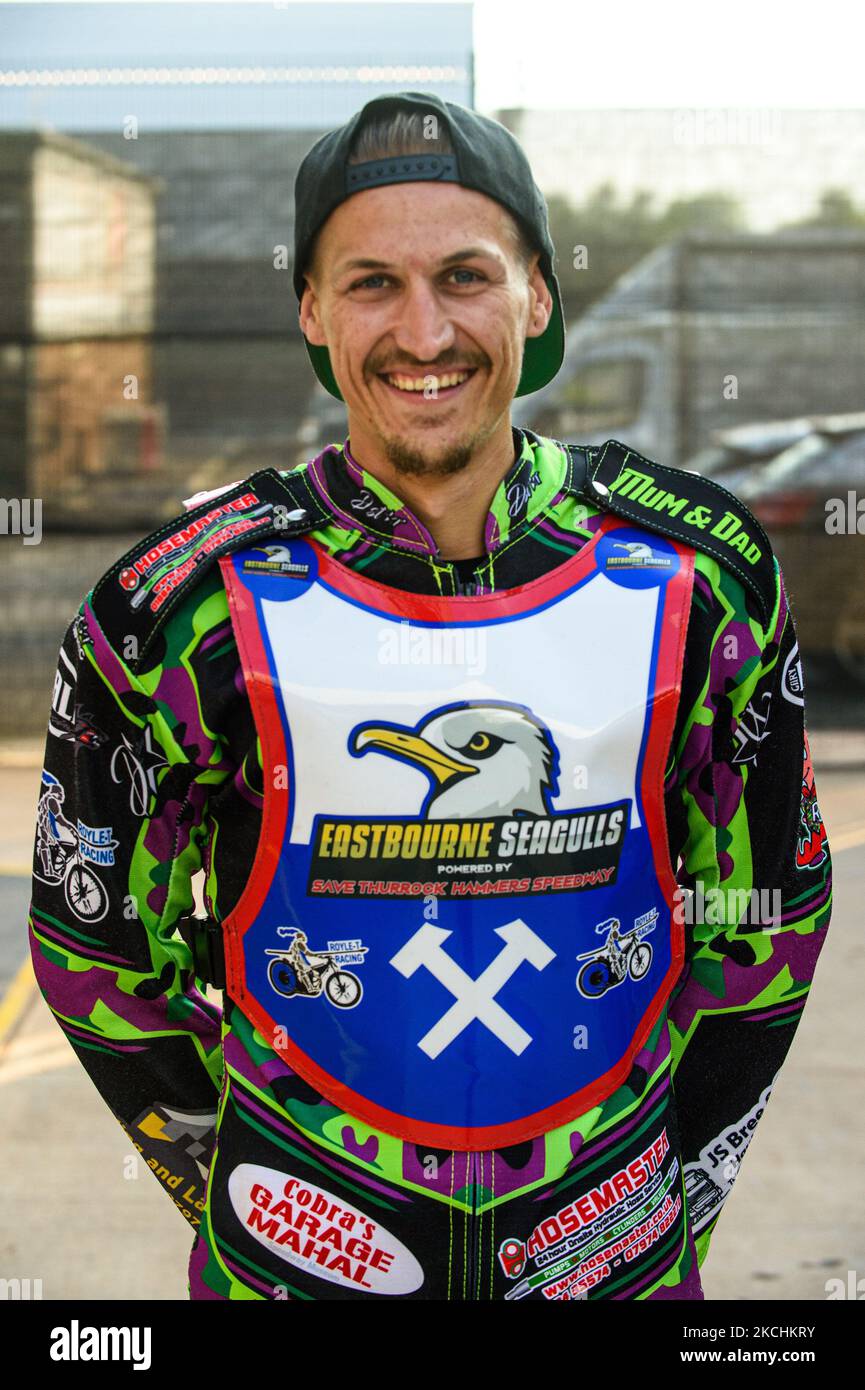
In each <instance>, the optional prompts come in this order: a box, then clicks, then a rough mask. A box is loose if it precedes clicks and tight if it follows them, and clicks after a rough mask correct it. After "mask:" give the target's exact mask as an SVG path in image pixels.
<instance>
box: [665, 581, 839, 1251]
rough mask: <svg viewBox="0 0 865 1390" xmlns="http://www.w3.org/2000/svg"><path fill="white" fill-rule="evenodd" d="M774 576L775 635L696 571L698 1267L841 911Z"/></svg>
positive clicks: (689, 938)
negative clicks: (705, 638) (706, 645)
mask: <svg viewBox="0 0 865 1390" xmlns="http://www.w3.org/2000/svg"><path fill="white" fill-rule="evenodd" d="M776 570H777V574H776V601H775V610H774V613H773V615H772V617H771V618H770V620H769V624H768V627H767V629H766V630H765V631H764V630H763V629H762V628H761V627H760V624H759V621H758V619H757V618H756V616H755V610H754V609H753V608H752V606H751V603H750V600H749V599H748V597H747V595H746V593H745V592H744V590H743V588H742V586H741V585H740V584H739V583H738V581H737V580H736V579H735V578H734V577H733V575H732V574H730V573H729V572H727V571H726V570H724V569H722V568H721V567H720V566H718V565H717V564H716V563H715V562H714V561H713V560H710V559H708V558H707V557H700V560H699V562H698V572H697V576H696V585H697V588H698V590H699V591H700V592H699V594H697V593H696V592H695V601H697V602H700V603H701V604H702V606H703V608H704V611H709V612H711V613H712V614H713V623H714V630H713V632H712V638H711V656H710V661H709V669H708V671H707V672H706V677H705V684H704V687H703V691H702V696H701V699H700V700H699V701H698V703H697V705H696V707H695V709H694V711H693V713H692V717H691V719H690V720H689V721H688V724H687V726H686V728H685V731H684V734H683V740H682V747H681V750H680V751H681V757H680V766H679V771H678V778H679V785H680V791H681V795H682V801H683V805H684V814H685V819H686V822H687V834H686V837H685V841H684V850H683V853H682V866H681V868H680V871H679V873H678V880H679V883H680V884H681V885H682V894H681V896H682V898H683V902H682V903H681V906H680V909H679V910H680V911H681V912H682V914H683V917H684V921H685V936H686V943H687V945H686V967H685V970H684V972H683V975H682V979H681V981H680V983H679V984H678V985H677V989H676V992H675V993H674V996H673V999H672V1002H671V1005H670V1011H669V1020H670V1032H671V1047H672V1055H673V1085H674V1089H675V1092H676V1095H677V1100H678V1113H679V1116H680V1120H681V1129H682V1156H683V1165H684V1171H685V1191H686V1194H687V1199H688V1210H689V1219H690V1222H691V1228H692V1231H693V1233H694V1236H695V1241H696V1247H697V1256H698V1261H699V1263H700V1264H701V1265H702V1263H703V1261H704V1259H705V1257H706V1255H707V1253H708V1249H709V1243H710V1240H711V1236H712V1233H713V1231H714V1228H715V1225H716V1223H717V1220H718V1217H719V1215H720V1213H721V1210H722V1209H723V1205H724V1202H725V1200H726V1198H727V1196H728V1195H729V1193H730V1190H731V1188H732V1186H733V1183H734V1181H735V1179H736V1176H737V1174H738V1172H739V1169H740V1166H741V1163H742V1159H743V1157H744V1154H745V1152H746V1150H747V1148H748V1145H749V1144H750V1142H751V1139H752V1138H753V1135H754V1132H755V1130H756V1127H757V1125H758V1122H759V1120H760V1117H761V1115H762V1114H763V1112H764V1110H765V1107H766V1104H767V1102H768V1099H769V1095H770V1092H771V1090H772V1087H773V1084H774V1082H775V1079H776V1077H777V1075H778V1072H779V1070H780V1068H781V1066H782V1064H783V1062H784V1059H785V1056H786V1054H787V1051H788V1049H789V1047H790V1044H791V1042H792V1040H793V1036H794V1034H795V1032H796V1027H797V1024H798V1021H799V1018H800V1016H801V1013H802V1009H803V1007H804V1004H805V1000H806V998H807V996H808V990H809V988H810V984H811V980H812V977H813V974H814V969H815V966H816V962H817V957H818V955H819V952H820V949H821V947H822V945H823V941H824V940H825V933H826V928H827V926H828V923H829V918H830V914H831V906H832V869H831V860H830V856H829V845H828V841H827V838H826V830H825V826H824V825H823V822H822V818H821V816H820V811H819V808H818V805H817V799H816V788H815V785H814V774H813V769H812V766H811V758H810V749H809V745H808V735H807V730H806V727H805V707H804V681H803V674H802V665H801V661H800V658H799V650H798V642H797V639H796V632H795V628H794V623H793V617H792V614H791V611H790V608H789V606H788V602H787V595H786V591H785V587H784V581H783V576H782V574H781V571H780V568H778V567H777V563H776ZM715 617H717V621H716V622H715Z"/></svg>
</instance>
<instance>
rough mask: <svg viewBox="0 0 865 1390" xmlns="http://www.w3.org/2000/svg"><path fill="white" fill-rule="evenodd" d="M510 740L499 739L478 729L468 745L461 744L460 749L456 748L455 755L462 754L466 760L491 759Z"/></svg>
mask: <svg viewBox="0 0 865 1390" xmlns="http://www.w3.org/2000/svg"><path fill="white" fill-rule="evenodd" d="M510 742H511V740H510V739H506V738H499V736H498V734H488V733H486V732H485V731H484V730H483V729H478V731H477V733H475V734H472V736H471V738H470V739H469V741H468V743H465V744H463V746H462V748H457V749H456V750H455V751H456V752H457V753H462V754H463V755H464V756H465V757H468V758H477V759H481V758H491V757H492V756H493V754H494V753H497V752H498V751H499V749H500V748H501V746H502V744H503V743H510Z"/></svg>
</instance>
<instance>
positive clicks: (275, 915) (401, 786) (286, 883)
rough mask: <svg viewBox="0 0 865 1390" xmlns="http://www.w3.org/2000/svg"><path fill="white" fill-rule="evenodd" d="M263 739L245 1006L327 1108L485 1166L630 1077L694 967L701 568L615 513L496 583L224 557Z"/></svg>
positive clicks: (238, 935)
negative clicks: (681, 891) (694, 638)
mask: <svg viewBox="0 0 865 1390" xmlns="http://www.w3.org/2000/svg"><path fill="white" fill-rule="evenodd" d="M219 563H220V566H221V568H222V572H223V577H224V580H225V584H226V589H227V592H228V597H229V604H230V610H231V619H232V624H233V626H234V631H235V634H236V637H237V643H238V649H239V652H240V656H241V663H242V668H243V674H244V679H245V682H246V687H247V691H248V693H249V698H250V702H251V705H252V710H253V714H254V717H255V721H256V727H257V730H258V733H259V736H260V739H261V746H262V759H263V768H264V807H263V813H262V829H261V836H260V840H259V844H258V849H257V853H256V858H255V863H254V867H253V872H252V874H251V876H250V880H249V883H248V884H247V887H246V889H245V890H244V893H243V895H242V896H241V899H240V901H239V902H238V904H237V906H236V908H235V910H234V911H233V912H232V913H231V915H230V916H229V917H228V918H227V919H226V921H225V923H224V931H225V947H226V971H227V982H228V983H227V989H228V993H229V994H230V996H231V998H232V999H234V1000H235V1001H236V1002H237V1004H238V1005H239V1006H240V1008H241V1009H242V1010H243V1012H244V1013H245V1014H246V1015H247V1016H248V1017H249V1018H250V1019H251V1020H252V1022H253V1023H254V1024H255V1026H256V1028H257V1029H258V1030H259V1032H260V1033H261V1034H262V1036H263V1037H264V1038H265V1039H266V1040H267V1042H268V1044H269V1045H270V1046H272V1047H273V1048H274V1049H275V1050H276V1051H277V1052H278V1053H279V1054H280V1055H281V1056H282V1057H284V1058H285V1060H286V1062H288V1064H289V1065H290V1066H291V1067H292V1068H293V1069H294V1070H295V1071H296V1072H298V1073H299V1074H300V1075H301V1076H302V1077H304V1078H305V1079H306V1080H307V1081H308V1082H309V1083H310V1085H312V1086H314V1087H315V1088H316V1089H317V1090H318V1091H320V1092H321V1093H322V1094H323V1095H325V1096H326V1097H327V1098H328V1099H330V1100H332V1101H333V1102H334V1104H336V1105H338V1106H339V1107H340V1108H342V1109H344V1110H346V1111H347V1112H348V1113H349V1114H352V1115H355V1116H357V1117H358V1118H359V1119H361V1120H363V1121H365V1122H366V1123H368V1124H369V1125H372V1126H373V1127H375V1128H377V1129H380V1130H384V1131H385V1132H387V1133H391V1134H395V1135H399V1136H401V1137H403V1138H405V1139H409V1140H412V1141H414V1142H416V1143H420V1144H429V1145H434V1146H437V1147H442V1148H447V1149H460V1150H471V1149H490V1148H497V1147H502V1146H504V1145H508V1144H514V1143H518V1142H520V1141H522V1140H525V1139H530V1138H533V1137H534V1136H535V1135H537V1134H541V1133H543V1132H545V1131H547V1130H550V1129H553V1128H556V1127H557V1126H559V1125H562V1124H565V1123H566V1122H568V1121H570V1120H572V1119H575V1118H576V1117H578V1116H580V1115H582V1114H584V1113H585V1112H586V1111H587V1110H589V1109H591V1108H592V1107H593V1106H594V1105H597V1104H598V1103H600V1102H601V1101H602V1100H604V1099H605V1098H606V1097H607V1096H609V1095H610V1094H611V1093H612V1092H613V1091H614V1090H615V1089H616V1088H617V1087H618V1086H620V1085H621V1084H622V1083H623V1082H624V1081H625V1080H626V1079H627V1076H628V1072H629V1070H630V1068H631V1066H632V1063H633V1060H634V1058H635V1056H636V1054H637V1053H638V1051H639V1049H640V1048H641V1047H642V1045H643V1044H644V1042H645V1040H646V1038H647V1037H648V1035H649V1033H650V1032H651V1030H652V1028H653V1026H654V1024H655V1023H656V1022H657V1020H658V1018H659V1016H660V1014H661V1012H662V1010H663V1008H664V1005H665V1002H666V1000H667V999H668V997H669V995H670V992H671V990H672V988H673V986H674V984H675V982H676V979H677V977H678V976H679V974H680V972H681V969H682V965H683V959H684V951H683V927H682V923H681V917H682V914H681V913H680V912H675V911H674V909H675V906H676V898H675V896H674V895H675V890H676V879H675V874H674V868H673V866H672V865H671V864H670V859H669V849H668V842H667V831H666V823H665V818H664V795H663V791H664V771H665V769H666V767H667V761H668V758H669V755H670V741H671V737H672V731H673V727H674V723H675V718H676V711H677V708H678V701H679V693H680V687H681V668H682V655H683V650H684V644H685V633H686V628H687V618H688V612H689V607H690V600H691V591H692V586H693V570H694V552H693V550H691V549H690V548H689V547H687V546H685V545H680V544H679V543H678V542H676V541H672V540H667V539H665V538H663V537H659V536H656V535H654V534H651V533H649V532H647V531H644V530H642V529H640V528H639V527H636V526H634V525H633V524H631V523H628V522H624V521H622V520H621V519H620V518H618V517H615V516H609V515H607V516H605V517H604V518H603V520H602V522H601V525H600V529H599V530H598V532H597V533H596V534H595V536H594V537H593V538H592V540H591V541H590V542H588V543H587V544H586V545H585V546H584V547H583V548H582V550H580V551H579V552H578V553H577V554H576V555H574V556H573V557H572V558H571V559H569V560H567V561H565V562H564V563H563V564H561V565H559V566H558V567H557V568H556V569H554V570H552V571H550V572H549V573H547V574H545V575H543V576H541V577H540V578H539V579H535V580H533V581H531V582H530V583H528V584H524V585H521V586H519V587H517V588H514V589H509V590H505V591H503V592H501V593H497V594H489V595H480V596H477V597H460V598H429V597H425V596H422V595H418V594H412V593H409V592H407V591H405V590H402V589H396V588H393V587H391V586H390V585H386V584H382V583H380V582H379V581H377V580H373V579H370V578H368V577H366V576H364V575H363V574H360V573H358V572H357V571H353V570H350V569H348V568H347V567H346V566H345V565H341V564H340V563H339V562H338V561H335V560H333V559H332V558H331V557H330V556H329V555H328V553H327V551H326V550H325V549H324V547H322V546H321V545H319V544H318V543H317V542H316V541H313V540H310V539H303V540H292V541H291V542H290V543H289V544H285V545H277V544H264V545H261V546H257V547H250V548H248V549H245V550H238V551H235V552H234V553H233V554H232V555H230V556H225V557H223V558H222V559H221V560H220V561H219Z"/></svg>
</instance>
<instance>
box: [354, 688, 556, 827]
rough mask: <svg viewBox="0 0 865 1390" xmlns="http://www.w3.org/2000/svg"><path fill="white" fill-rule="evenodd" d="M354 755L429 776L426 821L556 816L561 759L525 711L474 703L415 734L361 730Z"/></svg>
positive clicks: (425, 723)
mask: <svg viewBox="0 0 865 1390" xmlns="http://www.w3.org/2000/svg"><path fill="white" fill-rule="evenodd" d="M349 752H351V753H352V755H353V756H354V757H363V756H365V755H366V754H368V753H370V752H379V753H383V754H384V755H385V756H387V757H391V758H397V759H398V760H399V761H400V762H404V763H409V764H411V765H412V766H413V767H416V768H418V769H419V770H420V771H421V772H424V773H425V774H426V775H427V776H428V778H429V781H430V787H429V792H428V793H427V796H426V798H425V799H424V804H423V806H422V807H421V810H420V814H421V815H422V816H424V817H425V818H426V819H427V820H459V819H472V820H474V819H477V818H482V817H485V816H513V815H516V814H517V813H518V812H525V813H526V814H528V815H536V816H543V815H550V814H552V811H553V807H552V804H551V797H552V795H553V794H554V793H555V792H556V791H557V790H558V771H559V767H558V763H559V758H558V751H557V749H556V747H555V744H554V743H553V740H552V737H551V735H550V733H549V730H548V729H547V728H546V727H545V726H544V725H543V724H542V723H541V721H540V720H539V719H537V718H536V717H535V716H534V715H533V714H532V713H531V712H530V711H529V710H528V709H526V708H525V707H524V706H522V705H511V704H505V703H495V702H494V701H489V702H487V701H480V700H477V701H475V700H468V701H465V702H464V703H461V704H455V705H448V706H447V707H446V708H444V709H438V710H434V711H433V712H432V713H431V714H428V715H427V716H426V717H425V718H424V719H422V720H421V721H420V723H418V724H417V725H416V726H415V727H414V728H410V727H407V726H406V725H403V724H387V723H373V722H367V723H364V724H359V725H358V726H357V728H356V729H354V730H353V731H352V734H351V736H350V738H349Z"/></svg>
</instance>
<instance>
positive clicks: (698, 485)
mask: <svg viewBox="0 0 865 1390" xmlns="http://www.w3.org/2000/svg"><path fill="white" fill-rule="evenodd" d="M568 449H569V451H570V452H571V455H572V457H573V458H574V459H575V462H576V461H578V462H579V463H580V465H581V468H578V470H577V480H578V490H579V491H580V492H581V493H582V494H583V496H584V497H585V498H586V500H587V501H589V502H591V503H592V504H593V506H596V507H600V508H601V510H602V511H606V512H614V513H615V515H616V516H621V517H625V518H626V519H627V520H628V521H633V522H636V523H637V524H638V525H639V526H644V527H645V528H646V529H647V530H649V531H657V532H659V534H660V535H662V536H669V537H670V538H671V539H672V540H676V541H682V542H684V544H685V545H690V546H692V547H693V548H694V549H695V550H702V551H703V552H704V554H706V555H711V556H712V558H713V559H714V560H717V562H718V564H719V565H723V566H724V567H725V568H726V569H728V570H731V571H732V572H733V574H735V575H736V577H737V579H739V580H741V582H742V584H743V585H744V586H745V588H746V589H748V590H749V592H750V593H751V594H753V596H754V598H755V599H756V601H757V603H758V605H759V609H760V614H761V617H762V622H763V627H764V628H766V627H767V626H768V624H769V621H770V619H771V616H772V613H773V612H774V609H775V597H776V577H775V569H776V566H775V556H774V554H773V552H772V545H771V542H770V540H769V537H768V536H767V535H766V532H765V531H764V530H763V527H762V526H761V525H760V523H759V521H758V520H757V518H756V517H755V516H754V515H753V514H752V513H751V512H750V511H749V510H748V508H747V507H746V506H745V503H744V502H742V501H740V500H739V498H738V497H736V496H735V495H734V493H732V492H730V491H729V489H728V488H725V487H722V486H721V484H720V483H716V482H714V481H713V480H712V479H711V478H706V477H704V476H703V474H701V473H693V472H690V471H688V470H685V469H683V468H671V467H670V466H669V465H668V464H663V463H653V462H652V460H651V459H647V458H644V457H643V455H642V454H638V453H637V452H636V451H635V450H634V449H629V448H628V446H627V445H626V444H621V443H619V441H618V439H608V440H607V442H606V444H601V445H600V446H599V447H598V448H588V449H587V448H585V447H583V446H580V445H575V444H569V445H568ZM580 479H582V483H581V485H579V480H580Z"/></svg>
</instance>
